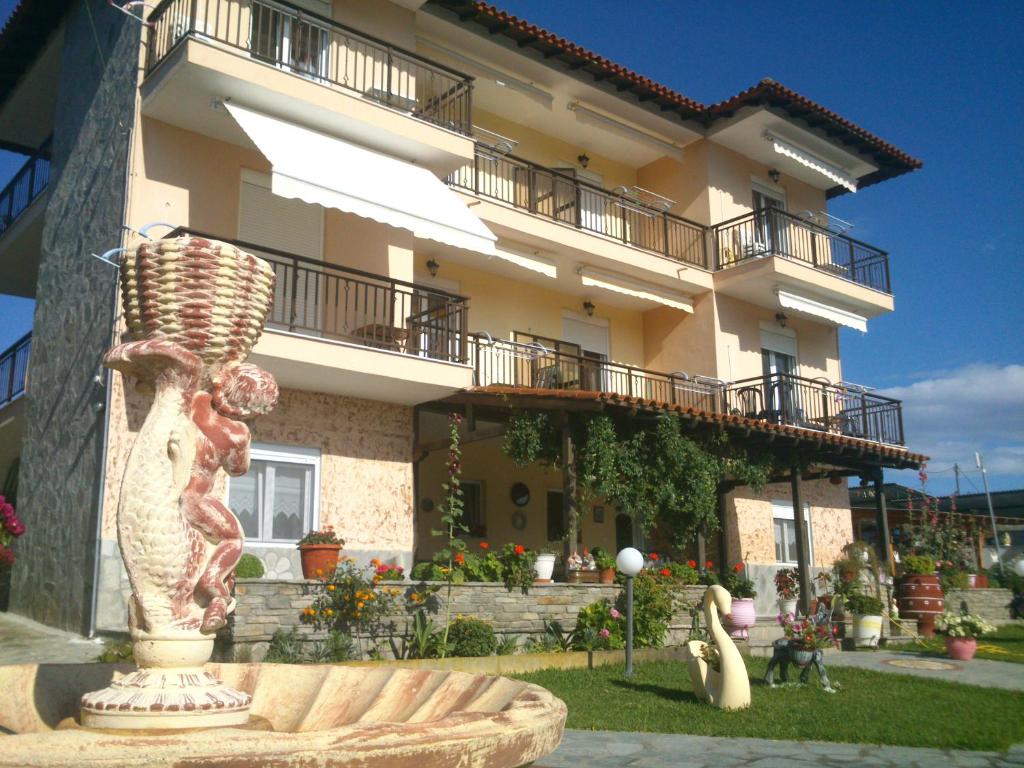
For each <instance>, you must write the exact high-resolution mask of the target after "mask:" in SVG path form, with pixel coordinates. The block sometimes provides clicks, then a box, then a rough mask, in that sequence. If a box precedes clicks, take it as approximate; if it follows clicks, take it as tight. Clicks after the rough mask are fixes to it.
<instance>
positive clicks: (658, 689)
mask: <svg viewBox="0 0 1024 768" xmlns="http://www.w3.org/2000/svg"><path fill="white" fill-rule="evenodd" d="M611 682H612V685H617V686H618V687H619V688H626V689H628V690H630V691H636V692H637V693H650V694H653V695H655V696H659V697H661V698H663V699H667V700H668V701H678V702H689V703H693V704H702V703H703V700H702V699H698V698H697V695H696V694H695V693H694V692H693V691H684V690H682V689H679V688H666V687H665V686H663V685H652V684H651V683H635V682H633V681H631V680H612V681H611ZM767 686H768V684H767V683H766V682H765V681H764V680H763V679H761V678H760V677H752V678H750V687H751V688H759V687H767Z"/></svg>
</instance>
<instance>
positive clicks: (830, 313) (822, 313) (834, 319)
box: [778, 290, 868, 333]
mask: <svg viewBox="0 0 1024 768" xmlns="http://www.w3.org/2000/svg"><path fill="white" fill-rule="evenodd" d="M778 294H779V305H780V306H782V307H783V308H785V309H792V310H795V311H796V312H803V313H804V314H807V315H813V316H814V317H820V318H821V319H822V320H828V321H829V322H831V323H835V324H836V325H845V326H847V327H848V328H854V329H856V330H858V331H862V332H864V333H867V330H868V319H867V318H866V317H863V316H861V315H858V314H855V313H853V312H850V311H849V310H846V309H840V308H839V307H833V306H831V305H830V304H825V303H823V302H820V301H817V300H815V299H809V298H807V297H806V296H797V295H796V294H795V293H789V292H787V291H782V290H780V291H779V292H778Z"/></svg>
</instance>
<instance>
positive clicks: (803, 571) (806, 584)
mask: <svg viewBox="0 0 1024 768" xmlns="http://www.w3.org/2000/svg"><path fill="white" fill-rule="evenodd" d="M790 483H791V486H792V490H793V526H794V527H795V528H796V561H797V571H798V572H799V574H800V602H799V604H798V608H799V611H800V613H802V614H804V615H805V616H806V615H807V614H808V613H810V610H811V565H810V563H809V562H808V561H807V521H806V520H804V503H803V500H802V498H801V496H800V468H799V467H793V472H792V475H791V477H790Z"/></svg>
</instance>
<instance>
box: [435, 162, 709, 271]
mask: <svg viewBox="0 0 1024 768" xmlns="http://www.w3.org/2000/svg"><path fill="white" fill-rule="evenodd" d="M447 181H448V184H450V185H451V186H453V187H456V188H458V189H464V190H466V191H468V192H472V193H473V194H475V195H478V196H481V197H487V198H491V199H492V200H498V201H501V202H503V203H507V204H508V205H511V206H513V207H515V208H519V209H521V210H524V211H528V212H529V213H532V214H534V215H536V216H542V217H544V218H546V219H550V220H552V221H556V222H559V223H561V224H567V225H569V226H571V227H575V228H576V229H579V230H583V231H587V232H592V233H595V234H598V235H604V236H605V237H609V238H612V239H614V240H617V241H619V242H621V243H623V244H624V245H627V246H631V247H633V248H641V249H643V250H646V251H653V252H654V253H657V254H659V255H661V256H665V257H667V258H669V259H672V260H674V261H678V262H682V263H684V264H689V265H691V266H695V267H700V268H702V269H707V268H708V267H709V264H708V259H707V255H706V253H705V247H704V228H703V227H702V226H701V225H699V224H696V223H694V222H692V221H688V220H687V219H683V218H680V217H678V216H673V215H672V214H669V213H666V212H665V211H664V210H662V209H660V208H658V207H653V206H651V205H649V204H645V202H644V201H643V200H642V199H641V198H640V197H639V196H638V195H637V194H634V193H631V192H630V191H629V190H626V191H622V192H614V191H608V190H605V189H602V188H601V187H598V186H594V185H592V184H588V183H587V182H585V181H581V180H580V179H577V178H575V177H573V176H571V175H569V174H568V173H565V172H562V171H557V170H553V169H551V168H545V167H543V166H540V165H537V164H535V163H531V162H530V161H528V160H523V159H521V158H517V157H514V156H512V155H507V154H501V153H498V152H492V151H490V150H488V149H487V148H484V147H480V146H478V147H477V149H476V153H475V157H474V161H473V164H472V165H466V166H463V167H462V168H460V169H459V170H457V171H455V172H454V173H452V174H451V175H450V176H449V177H448V179H447Z"/></svg>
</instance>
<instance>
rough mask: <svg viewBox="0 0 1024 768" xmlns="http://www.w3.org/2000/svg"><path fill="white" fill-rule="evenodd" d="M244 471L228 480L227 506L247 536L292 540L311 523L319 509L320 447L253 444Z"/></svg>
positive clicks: (272, 540) (264, 540)
mask: <svg viewBox="0 0 1024 768" xmlns="http://www.w3.org/2000/svg"><path fill="white" fill-rule="evenodd" d="M251 454H252V460H251V461H250V463H249V471H248V472H247V473H246V474H245V475H243V476H242V477H232V478H230V479H229V481H228V506H229V507H230V508H231V511H232V512H234V513H235V516H236V517H237V518H238V520H239V521H240V522H241V523H242V530H243V531H244V532H245V538H246V540H248V541H250V542H262V543H282V544H284V543H288V544H292V543H294V542H296V541H298V540H299V539H301V538H302V537H303V535H305V534H306V532H308V531H311V530H313V529H315V528H316V526H317V525H318V522H319V516H320V510H319V502H320V492H319V488H320V451H319V450H318V449H315V448H295V447H291V446H273V445H264V444H259V445H254V446H253V447H252V450H251Z"/></svg>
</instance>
